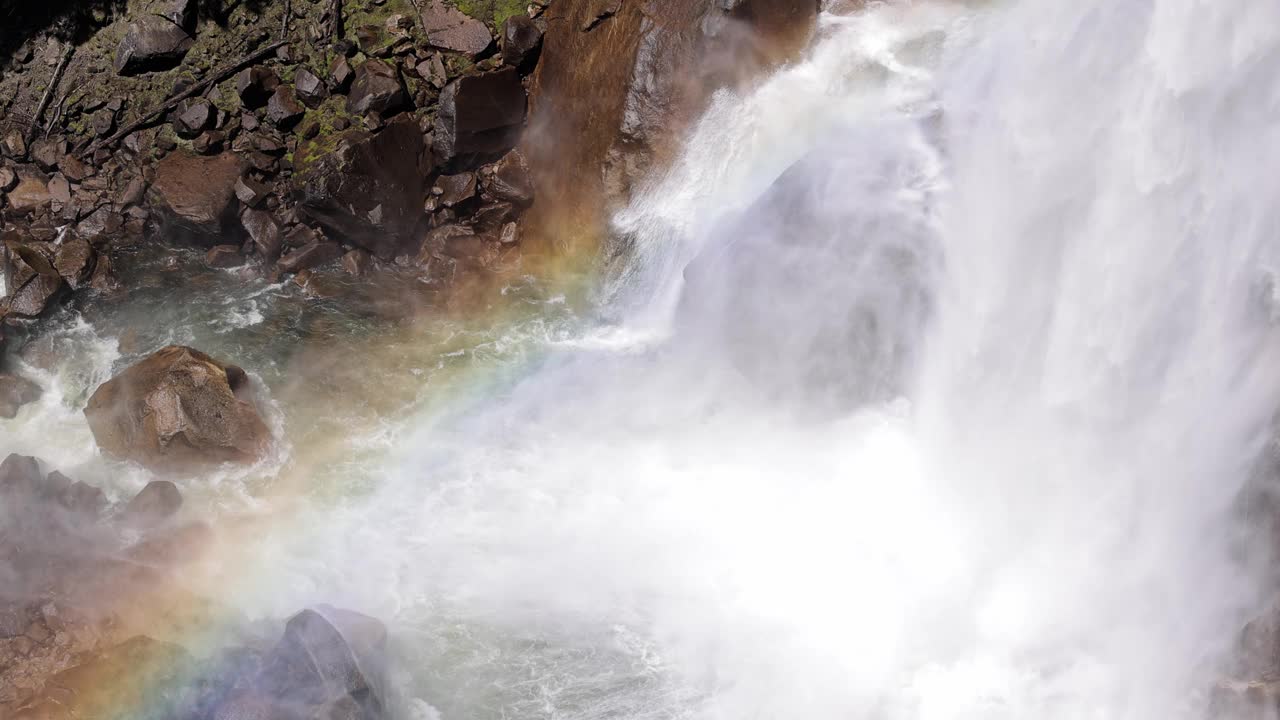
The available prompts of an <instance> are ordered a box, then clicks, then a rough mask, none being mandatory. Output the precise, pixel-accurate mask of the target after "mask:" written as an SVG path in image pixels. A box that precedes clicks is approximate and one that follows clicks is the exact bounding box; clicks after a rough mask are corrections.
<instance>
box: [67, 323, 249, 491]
mask: <svg viewBox="0 0 1280 720" xmlns="http://www.w3.org/2000/svg"><path fill="white" fill-rule="evenodd" d="M250 396H251V389H250V387H249V377H248V375H246V374H245V372H244V370H241V369H240V368H238V367H236V366H234V365H226V364H223V363H220V362H218V361H217V360H214V359H213V358H211V357H209V356H208V355H205V354H204V353H202V352H200V351H198V350H194V349H192V348H187V347H181V346H169V347H166V348H164V349H162V350H159V351H158V352H155V353H153V354H152V355H149V356H148V357H147V358H145V359H144V360H142V361H141V362H139V363H137V364H135V365H133V366H131V367H129V368H128V369H126V370H125V371H124V372H122V373H120V374H119V375H117V376H116V377H114V378H112V379H111V380H108V381H107V382H106V383H104V384H103V385H101V386H100V387H99V388H98V389H97V390H96V391H95V392H94V393H93V395H92V396H91V397H90V398H89V403H88V405H87V406H86V407H85V410H84V414H85V417H86V419H88V421H89V429H90V430H91V431H92V432H93V437H94V439H95V440H96V441H97V443H98V446H99V447H100V448H102V450H103V451H104V452H106V453H108V454H111V455H115V456H118V457H122V458H125V459H129V460H133V461H135V462H138V463H141V464H142V465H145V466H147V467H150V468H153V469H178V470H181V469H188V468H191V467H196V466H202V465H208V464H211V463H222V462H237V463H247V462H252V461H254V460H256V459H258V458H259V457H261V456H262V454H263V453H264V452H265V451H266V448H267V445H268V443H269V441H270V432H269V431H268V430H267V426H266V424H265V423H264V422H263V421H262V418H261V417H260V416H259V414H258V410H257V408H256V407H254V405H253V403H252V402H251V399H250Z"/></svg>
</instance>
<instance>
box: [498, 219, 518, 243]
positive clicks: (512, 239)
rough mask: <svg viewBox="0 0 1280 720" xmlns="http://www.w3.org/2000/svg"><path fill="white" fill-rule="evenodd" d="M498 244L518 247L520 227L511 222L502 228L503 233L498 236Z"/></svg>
mask: <svg viewBox="0 0 1280 720" xmlns="http://www.w3.org/2000/svg"><path fill="white" fill-rule="evenodd" d="M498 242H500V243H502V244H503V245H517V244H519V242H520V226H519V225H518V224H516V223H513V222H509V223H507V224H506V225H503V226H502V230H501V232H499V234H498Z"/></svg>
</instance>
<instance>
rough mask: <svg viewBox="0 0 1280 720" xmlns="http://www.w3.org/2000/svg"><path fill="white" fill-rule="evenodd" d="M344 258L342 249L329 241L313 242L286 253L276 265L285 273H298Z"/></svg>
mask: <svg viewBox="0 0 1280 720" xmlns="http://www.w3.org/2000/svg"><path fill="white" fill-rule="evenodd" d="M340 257H342V247H341V246H339V245H338V244H337V243H335V242H329V241H327V240H312V241H311V242H309V243H307V244H306V245H303V246H302V247H299V248H294V249H293V250H290V251H289V252H287V253H285V255H284V256H283V257H281V258H280V260H279V261H278V262H277V263H276V267H278V268H280V269H281V270H282V271H284V272H288V273H296V272H300V271H302V270H310V269H311V268H315V267H320V266H321V265H324V264H326V263H331V262H333V261H334V260H337V259H338V258H340Z"/></svg>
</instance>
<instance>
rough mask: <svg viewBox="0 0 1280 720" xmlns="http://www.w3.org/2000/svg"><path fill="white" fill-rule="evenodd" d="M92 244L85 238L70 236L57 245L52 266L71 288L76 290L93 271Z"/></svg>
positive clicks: (87, 279) (85, 281)
mask: <svg viewBox="0 0 1280 720" xmlns="http://www.w3.org/2000/svg"><path fill="white" fill-rule="evenodd" d="M94 256H95V253H94V251H93V246H92V245H90V244H89V242H88V241H87V240H84V239H82V238H79V237H70V238H67V239H66V240H64V241H63V242H62V244H61V245H59V246H58V251H57V253H56V254H55V255H54V259H53V266H54V269H56V270H57V271H58V274H59V275H60V276H62V279H63V280H66V282H67V285H69V286H70V287H71V289H72V290H78V289H79V288H80V287H81V286H83V285H84V284H85V283H87V282H88V281H89V277H90V276H91V275H92V273H93V259H94Z"/></svg>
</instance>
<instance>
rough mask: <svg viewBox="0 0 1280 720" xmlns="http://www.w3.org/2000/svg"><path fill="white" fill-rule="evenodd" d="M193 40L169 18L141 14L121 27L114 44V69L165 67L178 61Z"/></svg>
mask: <svg viewBox="0 0 1280 720" xmlns="http://www.w3.org/2000/svg"><path fill="white" fill-rule="evenodd" d="M193 42H194V41H193V40H192V39H191V36H190V35H188V34H187V33H186V31H184V30H183V29H182V28H181V27H178V26H177V25H175V24H173V23H172V22H170V21H169V20H167V19H165V18H162V17H159V16H157V15H144V16H142V17H140V18H139V19H138V20H136V21H134V22H131V23H129V27H128V28H127V29H126V30H125V34H124V37H123V38H121V40H120V44H119V46H117V48H116V57H115V70H116V72H117V73H118V74H120V75H136V74H138V73H143V72H150V71H153V70H167V69H169V68H172V67H174V66H176V65H177V64H178V63H179V62H181V61H182V58H183V57H184V56H185V55H186V54H187V51H188V50H190V49H191V45H192V44H193Z"/></svg>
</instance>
